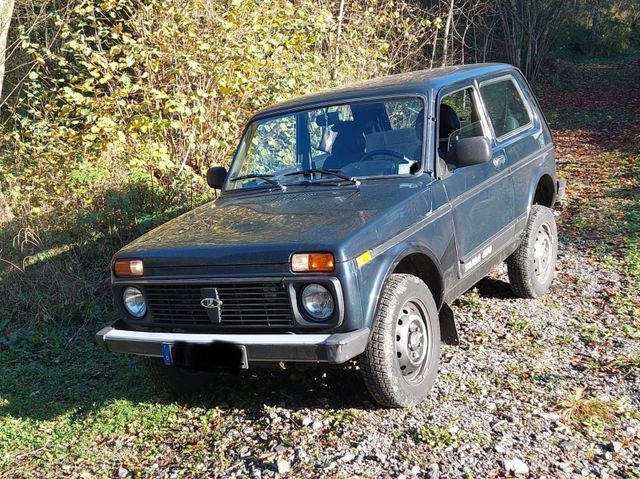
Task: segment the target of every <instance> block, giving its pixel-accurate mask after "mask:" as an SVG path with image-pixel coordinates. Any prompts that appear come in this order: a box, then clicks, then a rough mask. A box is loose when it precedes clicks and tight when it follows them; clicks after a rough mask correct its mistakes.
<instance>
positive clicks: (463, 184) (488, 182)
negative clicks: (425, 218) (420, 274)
mask: <svg viewBox="0 0 640 479" xmlns="http://www.w3.org/2000/svg"><path fill="white" fill-rule="evenodd" d="M442 105H447V106H448V107H449V108H450V109H452V110H453V111H454V112H455V114H456V115H457V117H458V120H459V124H456V123H455V117H453V118H451V117H448V118H444V115H443V118H442V119H441V118H440V115H441V114H442V113H443V110H445V109H447V108H446V107H442ZM437 112H438V123H437V125H438V126H444V125H445V124H446V125H449V127H450V128H453V127H455V126H457V127H458V129H456V130H454V131H448V130H446V129H442V128H437V130H439V131H436V134H437V135H438V138H437V141H436V144H437V145H438V147H437V148H438V151H437V152H436V154H437V155H439V157H440V158H441V159H442V160H443V161H444V162H448V163H447V169H448V173H447V174H445V176H444V178H443V180H442V181H443V182H444V187H445V190H446V192H447V195H448V199H449V203H450V205H451V207H452V210H453V221H454V231H455V238H456V248H457V252H458V277H459V278H463V277H466V276H467V275H469V274H471V273H473V272H474V271H476V270H477V269H478V268H479V267H480V266H481V265H482V264H483V263H485V262H486V261H487V260H488V259H489V258H490V257H491V256H493V255H495V254H496V253H498V252H499V251H500V249H501V247H502V245H503V244H505V241H506V240H507V239H508V238H510V237H511V235H512V229H513V223H512V221H513V215H514V211H513V209H514V205H513V185H512V182H511V178H510V176H509V174H508V170H507V169H506V168H505V155H504V152H503V151H502V149H501V148H499V147H496V146H495V141H494V140H493V139H492V135H491V133H490V131H491V130H490V129H489V127H488V123H487V121H486V118H485V116H484V113H483V110H482V108H481V107H480V101H479V95H478V92H477V89H476V87H475V85H474V84H467V85H458V86H457V87H455V88H451V89H448V90H444V91H441V93H440V95H439V97H438V109H437ZM441 120H442V123H440V121H441ZM469 136H484V137H486V138H488V139H490V141H491V144H492V148H493V151H492V159H491V160H489V161H486V162H484V163H481V164H477V165H471V166H464V167H456V165H455V152H454V151H449V149H451V150H454V149H455V141H456V140H457V139H460V138H463V137H469ZM443 161H439V162H438V163H439V164H442V163H443Z"/></svg>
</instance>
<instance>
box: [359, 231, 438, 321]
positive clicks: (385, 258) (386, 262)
mask: <svg viewBox="0 0 640 479" xmlns="http://www.w3.org/2000/svg"><path fill="white" fill-rule="evenodd" d="M415 253H419V254H422V255H425V256H426V257H427V258H428V259H429V261H431V263H433V265H434V266H435V267H436V270H437V272H438V278H437V280H438V282H439V286H440V291H439V294H438V295H437V297H436V295H434V300H435V302H436V305H437V307H438V310H439V309H440V308H441V307H442V304H443V298H444V277H443V272H442V267H441V265H440V262H439V261H438V260H436V256H435V255H434V254H433V252H432V251H431V250H430V249H429V248H428V247H427V246H425V245H423V244H420V243H409V244H398V245H395V246H393V247H391V248H389V250H387V251H386V252H385V253H383V254H381V255H380V257H379V258H381V261H382V262H381V263H380V265H379V266H378V272H379V273H378V274H377V276H376V279H375V280H374V283H373V288H372V293H373V296H374V297H375V302H373V301H369V304H368V305H367V308H366V310H365V312H364V313H365V324H369V325H371V324H372V323H373V320H374V318H375V315H376V314H377V311H378V307H379V305H380V294H381V292H382V288H383V287H384V285H385V284H386V282H387V280H388V279H389V276H391V274H393V271H395V269H396V268H397V266H398V265H399V264H400V262H401V261H402V260H403V259H405V258H406V257H408V256H409V255H411V254H415ZM371 303H373V304H371Z"/></svg>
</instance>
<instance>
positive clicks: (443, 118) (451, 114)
mask: <svg viewBox="0 0 640 479" xmlns="http://www.w3.org/2000/svg"><path fill="white" fill-rule="evenodd" d="M458 129H460V119H459V118H458V115H457V114H456V112H455V111H454V110H453V108H451V107H450V106H449V105H444V104H443V105H440V128H439V134H440V139H441V140H444V139H445V138H449V135H451V133H453V132H454V131H456V130H458Z"/></svg>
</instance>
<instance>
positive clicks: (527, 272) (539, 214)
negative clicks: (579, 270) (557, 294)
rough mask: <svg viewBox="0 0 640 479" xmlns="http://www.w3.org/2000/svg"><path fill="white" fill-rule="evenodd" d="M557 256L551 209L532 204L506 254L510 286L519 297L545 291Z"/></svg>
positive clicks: (555, 230) (554, 223)
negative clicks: (513, 247)
mask: <svg viewBox="0 0 640 479" xmlns="http://www.w3.org/2000/svg"><path fill="white" fill-rule="evenodd" d="M557 256H558V230H557V228H556V220H555V218H554V216H553V211H552V210H551V209H549V208H547V207H546V206H540V205H533V206H532V207H531V212H530V213H529V220H528V222H527V227H526V229H525V232H524V235H523V237H522V240H521V242H520V246H518V249H517V250H515V251H514V252H513V254H512V255H511V256H509V257H508V258H507V270H508V272H509V283H510V284H511V289H512V291H513V292H514V294H516V295H517V296H520V297H521V298H538V297H540V296H542V295H544V294H545V293H546V292H547V291H549V287H550V286H551V283H552V282H553V275H554V272H555V269H556V261H557Z"/></svg>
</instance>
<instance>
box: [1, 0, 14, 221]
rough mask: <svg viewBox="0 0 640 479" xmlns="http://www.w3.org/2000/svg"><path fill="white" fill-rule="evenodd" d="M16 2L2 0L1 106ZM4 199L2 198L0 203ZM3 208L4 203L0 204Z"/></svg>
mask: <svg viewBox="0 0 640 479" xmlns="http://www.w3.org/2000/svg"><path fill="white" fill-rule="evenodd" d="M13 5H14V0H0V104H1V102H2V85H3V83H4V72H5V62H6V59H7V58H6V52H7V37H8V36H9V25H10V24H11V17H12V16H13ZM1 200H2V197H1V196H0V201H1ZM0 208H2V203H0Z"/></svg>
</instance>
